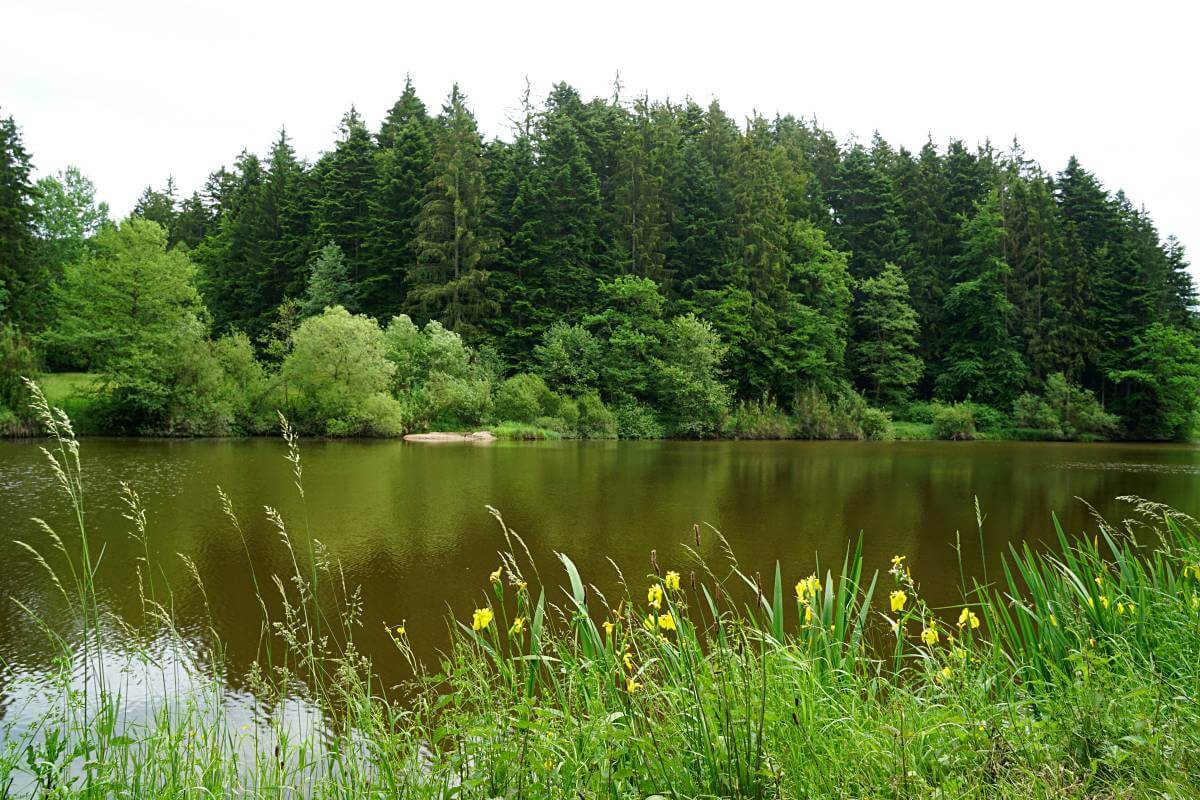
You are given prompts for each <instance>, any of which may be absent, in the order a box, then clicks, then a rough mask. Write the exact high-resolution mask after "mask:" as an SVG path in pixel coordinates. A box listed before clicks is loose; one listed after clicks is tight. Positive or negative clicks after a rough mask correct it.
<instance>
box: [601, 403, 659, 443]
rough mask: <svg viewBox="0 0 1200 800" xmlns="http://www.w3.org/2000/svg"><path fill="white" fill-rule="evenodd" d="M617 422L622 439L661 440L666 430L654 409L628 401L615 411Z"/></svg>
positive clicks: (618, 433)
mask: <svg viewBox="0 0 1200 800" xmlns="http://www.w3.org/2000/svg"><path fill="white" fill-rule="evenodd" d="M613 415H614V416H615V417H616V420H617V436H619V437H620V438H622V439H661V438H663V436H665V435H666V429H665V428H664V427H663V424H662V422H661V421H660V420H659V418H658V415H657V414H656V413H654V409H652V408H650V407H649V406H646V405H643V404H642V403H638V402H635V401H633V400H627V401H625V402H624V403H621V404H620V405H618V406H617V407H616V408H615V409H613Z"/></svg>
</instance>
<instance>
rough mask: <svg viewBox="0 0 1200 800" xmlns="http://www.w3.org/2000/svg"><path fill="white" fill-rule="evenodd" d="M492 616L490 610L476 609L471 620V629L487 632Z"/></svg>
mask: <svg viewBox="0 0 1200 800" xmlns="http://www.w3.org/2000/svg"><path fill="white" fill-rule="evenodd" d="M494 616H495V615H494V614H493V613H492V610H491V609H490V608H477V609H475V616H474V617H473V618H472V619H471V627H472V628H474V629H475V630H477V631H484V630H487V626H488V625H491V624H492V617H494Z"/></svg>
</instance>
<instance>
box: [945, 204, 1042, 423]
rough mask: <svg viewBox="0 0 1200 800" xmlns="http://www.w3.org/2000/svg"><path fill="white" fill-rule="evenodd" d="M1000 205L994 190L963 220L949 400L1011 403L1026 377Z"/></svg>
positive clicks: (950, 308) (948, 310)
mask: <svg viewBox="0 0 1200 800" xmlns="http://www.w3.org/2000/svg"><path fill="white" fill-rule="evenodd" d="M997 205H998V199H997V195H996V193H995V192H993V193H992V194H991V195H989V196H988V198H987V199H986V200H985V201H984V202H983V203H981V204H980V205H979V206H978V208H977V209H976V210H975V213H974V215H972V216H971V217H970V218H969V219H968V220H966V221H965V222H964V223H963V252H962V253H961V254H959V255H958V256H956V257H955V259H954V269H953V275H954V278H955V283H954V286H953V287H952V288H951V289H950V292H949V293H948V294H947V295H946V300H945V304H944V305H945V310H944V313H945V319H946V337H947V346H946V350H945V356H944V359H943V362H942V371H941V373H940V374H939V375H938V377H937V391H938V395H939V396H940V397H942V398H943V399H947V400H962V399H975V400H980V401H982V402H985V403H992V402H995V403H1000V404H1008V403H1011V402H1012V398H1013V397H1015V396H1016V393H1017V390H1018V389H1019V388H1020V385H1021V382H1022V380H1023V379H1024V375H1025V367H1024V364H1023V363H1022V361H1021V355H1020V353H1019V352H1018V351H1017V349H1016V341H1015V339H1014V338H1013V336H1012V335H1011V334H1010V333H1009V325H1010V319H1009V317H1010V314H1011V313H1012V308H1013V306H1012V303H1011V302H1010V301H1009V299H1008V295H1007V286H1008V281H1009V277H1010V274H1011V268H1010V267H1009V266H1008V264H1007V262H1005V260H1004V256H1003V249H1002V244H1003V242H1002V238H1003V233H1004V230H1003V227H1002V225H1001V218H1000V212H999V210H998V208H997Z"/></svg>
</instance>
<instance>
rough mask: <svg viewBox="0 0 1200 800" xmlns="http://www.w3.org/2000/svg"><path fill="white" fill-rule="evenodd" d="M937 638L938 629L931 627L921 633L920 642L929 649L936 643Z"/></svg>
mask: <svg viewBox="0 0 1200 800" xmlns="http://www.w3.org/2000/svg"><path fill="white" fill-rule="evenodd" d="M939 637H940V634H939V633H938V629H937V628H936V627H934V626H932V625H931V626H929V627H928V628H926V629H925V630H923V631H921V641H922V642H924V643H925V644H927V645H929V646H930V647H933V646H934V645H935V644H937V643H938V638H939Z"/></svg>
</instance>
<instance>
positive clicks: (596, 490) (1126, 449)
mask: <svg viewBox="0 0 1200 800" xmlns="http://www.w3.org/2000/svg"><path fill="white" fill-rule="evenodd" d="M302 449H303V457H304V464H305V472H304V476H305V485H306V495H307V502H306V503H302V502H301V500H300V498H299V497H298V495H297V492H296V491H295V489H294V487H293V486H292V480H293V478H292V474H291V471H290V467H289V465H288V464H287V463H286V462H285V461H284V459H283V456H284V447H283V445H282V444H281V443H280V442H277V441H273V440H252V441H221V440H213V441H188V442H180V441H150V442H146V441H141V442H138V441H126V440H103V439H98V440H88V441H85V442H84V443H83V450H82V454H83V462H84V471H85V475H86V480H87V495H88V496H87V504H88V509H89V512H88V525H89V530H90V532H91V536H92V540H93V542H95V543H102V544H103V547H104V557H103V563H102V566H101V570H100V576H99V580H100V587H99V588H100V591H101V595H102V601H103V603H104V606H105V608H106V610H107V613H108V614H109V615H111V619H112V620H113V625H112V627H113V629H114V630H125V629H128V630H130V631H133V632H136V635H137V636H139V637H141V641H143V642H160V641H167V639H163V638H162V637H163V636H164V633H163V631H162V630H159V629H158V627H157V626H156V625H155V624H154V623H151V622H148V621H147V620H146V619H145V618H144V606H143V604H142V601H141V597H140V596H139V593H138V591H137V586H136V581H135V579H134V577H133V576H134V569H135V565H136V563H137V558H138V556H139V555H140V553H141V548H142V546H141V544H140V543H137V542H135V541H134V540H133V539H132V538H131V536H130V523H129V522H128V521H127V520H125V519H124V518H123V517H122V511H123V505H122V502H121V500H120V498H119V494H118V482H119V481H120V480H126V481H129V482H130V483H131V484H132V485H133V486H134V487H135V488H136V489H137V491H138V492H139V493H140V495H141V497H142V500H143V503H144V504H145V506H146V509H147V515H148V522H149V541H150V550H151V560H152V562H153V564H154V568H155V576H156V578H155V580H156V581H157V582H158V583H157V585H158V586H160V587H161V591H164V592H165V591H166V589H167V587H169V588H170V595H169V597H170V607H171V611H172V618H173V624H174V626H175V628H176V630H177V631H178V633H179V636H180V639H179V641H182V642H191V643H192V644H191V645H189V648H188V649H186V650H185V651H183V652H178V648H176V647H172V648H168V649H167V650H163V651H162V652H157V651H155V652H156V653H157V654H156V657H155V659H154V662H153V663H152V664H136V665H133V666H135V667H136V669H134V668H132V667H131V666H130V664H129V663H125V662H122V661H121V657H120V656H119V651H118V655H114V654H111V653H110V654H109V656H108V658H117V661H116V662H114V663H113V664H109V663H108V662H107V661H106V663H105V670H106V672H107V671H108V670H110V669H112V670H116V672H115V673H114V680H116V679H117V677H118V676H119V677H120V679H121V680H122V681H124V682H123V683H121V684H120V685H121V686H122V687H123V690H124V691H127V692H128V693H129V694H128V695H127V696H129V697H134V696H139V697H143V698H144V702H143V704H142V707H143V708H146V709H150V708H153V707H155V705H156V704H157V703H159V701H160V700H161V699H162V697H163V696H174V692H175V688H177V686H176V684H175V683H173V682H174V681H176V680H177V679H179V680H182V678H180V677H179V676H180V675H186V674H192V670H194V669H199V670H203V668H204V663H203V661H201V662H200V663H194V662H195V660H196V653H198V652H205V651H206V646H207V644H206V643H207V642H208V641H210V639H211V635H210V632H213V631H215V633H216V634H217V635H218V636H219V637H220V639H221V640H222V641H223V642H224V644H225V645H226V648H227V650H226V655H225V663H224V669H223V675H222V676H221V677H222V679H223V684H224V686H225V692H224V694H223V696H222V701H221V702H222V703H226V702H230V703H232V706H231V707H232V708H235V709H236V708H242V707H244V708H245V709H246V711H245V715H246V717H245V719H246V722H239V721H237V720H241V719H242V717H241V716H239V714H241V713H242V712H237V713H233V714H232V717H231V718H234V719H235V723H236V724H238V725H240V724H253V722H254V720H253V714H254V712H253V711H252V709H253V703H252V699H251V698H252V693H251V692H250V689H249V687H248V684H247V683H246V681H245V676H246V674H247V673H248V672H249V671H250V670H251V668H252V665H253V663H254V662H255V660H256V659H258V658H260V657H261V652H262V650H261V645H262V638H263V623H262V621H261V613H260V611H259V604H258V600H257V598H256V595H255V591H254V583H253V580H252V577H257V579H258V581H259V583H260V584H262V585H269V580H270V576H271V575H273V574H278V575H286V574H288V573H290V557H289V555H288V552H287V550H286V548H285V547H283V545H282V544H281V541H280V535H279V532H278V530H277V529H276V528H275V526H274V525H272V524H271V523H270V522H269V521H268V520H267V518H266V515H265V514H264V510H263V507H264V505H270V506H273V507H276V508H278V510H279V511H280V513H281V514H282V516H283V518H284V520H285V521H286V522H287V525H288V526H289V529H290V530H291V531H292V532H293V533H294V534H295V535H297V537H299V538H301V539H305V538H306V533H307V532H311V534H312V535H313V536H314V537H315V538H317V539H319V540H320V541H321V542H322V543H323V544H324V545H326V546H327V547H328V548H329V551H330V553H331V555H332V556H333V557H334V558H336V559H337V560H338V561H339V562H340V563H341V565H342V567H343V568H344V570H345V574H346V578H347V582H348V583H349V584H350V585H351V586H352V587H353V586H361V587H362V591H363V603H364V608H365V619H364V622H363V627H362V629H361V630H360V631H359V632H357V633H356V636H355V638H356V640H357V642H358V645H359V647H360V648H362V649H363V651H364V652H365V653H366V654H368V655H369V656H370V657H371V658H372V659H373V662H374V664H375V666H376V668H377V669H378V671H379V672H380V674H381V677H382V679H383V682H384V683H385V684H386V685H389V686H390V685H393V684H395V683H398V682H399V681H401V680H402V679H403V678H404V677H405V675H406V672H405V668H404V664H403V660H402V659H401V658H400V657H399V656H398V655H397V654H396V652H395V649H394V647H393V646H392V644H391V641H390V639H389V638H388V636H387V634H386V631H385V626H386V625H394V624H397V623H399V622H400V620H402V619H403V620H407V630H408V633H409V636H410V637H411V640H412V642H413V645H414V648H415V649H416V651H417V652H418V654H420V655H423V656H426V657H429V656H432V655H433V654H435V653H436V651H437V649H438V648H439V647H441V646H443V645H444V644H445V641H446V635H445V616H446V614H447V611H448V610H449V611H450V612H452V613H454V614H455V615H457V616H458V617H459V618H460V619H461V618H465V617H468V616H469V610H470V609H471V608H473V607H474V606H475V604H476V601H477V600H478V599H479V598H480V597H481V596H482V594H483V592H484V591H485V587H486V584H487V575H488V573H489V572H491V571H492V570H493V569H495V567H496V565H497V564H498V563H499V562H498V557H497V555H496V552H497V550H498V549H500V548H501V547H502V546H503V540H502V539H501V537H500V536H499V529H498V527H497V525H496V523H495V521H494V520H493V519H492V518H491V517H490V516H489V515H488V513H487V512H486V510H485V506H487V505H492V506H495V507H496V508H498V509H500V510H501V511H502V512H503V513H504V516H505V519H506V520H507V522H508V523H509V525H510V526H511V527H512V528H513V529H515V530H516V531H517V532H518V533H519V534H520V535H521V536H522V537H523V538H524V540H525V541H526V542H527V543H528V545H529V548H530V551H531V552H532V554H533V556H534V558H535V559H536V560H537V561H538V563H539V565H540V566H541V569H542V574H543V576H544V577H545V578H547V579H548V580H558V578H559V576H560V571H559V569H558V566H557V562H556V560H555V559H554V558H553V553H554V552H556V551H561V552H565V553H567V554H569V555H570V556H571V558H572V559H573V560H574V561H575V563H576V564H578V565H580V567H581V569H582V570H583V571H584V573H585V578H586V579H587V580H589V581H591V582H593V583H594V584H595V585H596V586H597V587H598V588H599V589H600V590H601V591H603V592H605V593H606V594H607V595H609V596H610V597H611V596H612V595H613V593H614V592H616V591H617V589H618V587H617V576H616V572H615V570H613V568H612V567H611V566H610V565H609V563H608V562H607V560H606V559H607V558H608V557H611V558H612V559H613V560H614V561H615V562H616V564H618V565H619V566H620V568H621V569H622V570H624V572H625V575H626V576H628V577H629V579H630V580H631V581H633V580H636V581H637V582H638V583H639V584H640V581H641V576H642V575H643V574H644V573H645V572H646V571H647V570H648V568H649V565H648V553H649V551H650V550H651V549H652V548H654V549H657V552H658V559H659V562H660V563H662V564H663V565H664V567H665V568H670V567H673V566H679V565H683V564H685V560H686V554H685V551H684V548H683V546H682V545H683V544H684V543H691V542H692V527H693V525H694V524H696V523H709V524H711V525H713V526H715V527H716V528H718V529H720V530H721V531H722V532H723V533H724V534H725V535H726V536H727V537H728V539H729V541H730V543H731V544H732V546H733V548H734V550H735V552H736V554H737V557H738V559H739V562H740V564H741V566H742V567H743V569H745V570H746V571H748V572H753V571H761V572H762V573H763V574H764V575H768V574H771V572H772V571H773V565H774V562H775V561H776V560H780V561H781V562H782V564H783V571H784V575H785V578H790V579H794V577H795V576H799V575H801V574H808V572H809V571H811V569H812V566H813V563H814V561H819V563H820V564H822V565H832V564H834V563H835V562H840V560H841V557H842V554H843V553H844V551H845V549H846V547H847V546H848V545H849V544H850V543H851V542H852V541H853V540H854V538H855V537H857V536H858V534H859V532H860V531H861V532H862V535H863V542H864V554H865V560H866V567H867V569H875V568H879V569H886V567H887V563H888V560H889V559H890V557H891V556H892V555H893V554H894V553H903V554H905V555H907V556H908V559H909V562H908V563H910V564H911V565H912V568H913V572H914V576H915V577H916V578H917V580H918V581H919V582H920V583H921V584H922V594H923V595H924V596H925V597H926V598H927V599H928V600H929V601H930V602H931V603H933V604H935V605H936V604H951V603H954V602H956V601H957V600H958V599H959V593H958V586H959V575H960V572H959V569H960V562H959V555H958V553H956V552H955V550H954V549H953V548H952V547H951V545H952V543H953V542H954V540H955V533H956V531H960V532H961V533H962V537H961V538H962V542H963V552H962V556H963V561H962V568H963V570H964V571H965V573H966V575H967V577H968V578H970V577H971V576H976V575H980V574H981V572H982V569H981V565H982V563H983V560H984V559H985V558H986V559H987V560H988V562H989V564H996V563H998V562H997V560H998V558H999V557H1000V555H1001V553H1002V552H1004V550H1005V549H1006V548H1007V546H1008V544H1009V543H1010V542H1011V543H1017V544H1019V543H1021V542H1022V541H1026V540H1031V541H1033V542H1035V543H1040V542H1045V541H1048V540H1049V539H1051V538H1052V528H1051V527H1050V517H1049V514H1050V511H1051V510H1055V511H1057V512H1059V515H1060V518H1061V519H1062V520H1063V522H1064V527H1066V528H1067V529H1068V530H1079V529H1082V528H1084V527H1086V526H1087V523H1088V520H1089V511H1088V509H1087V507H1086V506H1085V505H1084V504H1083V503H1081V502H1079V501H1076V500H1074V499H1073V498H1081V499H1082V500H1084V501H1086V502H1087V503H1090V504H1092V505H1094V506H1095V507H1096V509H1097V510H1098V511H1099V512H1100V513H1103V514H1105V515H1107V516H1110V517H1116V518H1119V517H1120V516H1121V515H1122V514H1125V513H1127V509H1126V508H1124V507H1122V506H1121V505H1120V504H1119V503H1117V502H1116V500H1115V498H1116V497H1118V496H1120V495H1141V496H1144V497H1150V498H1153V499H1156V500H1160V501H1162V502H1165V503H1168V504H1172V505H1175V506H1177V507H1180V508H1181V509H1183V510H1185V511H1189V512H1191V513H1195V512H1196V511H1197V510H1198V509H1197V508H1196V502H1197V499H1198V498H1200V492H1197V475H1198V473H1200V449H1197V448H1195V447H1185V446H1179V447H1175V446H1142V445H1058V444H1027V443H966V444H963V443H940V442H911V443H907V442H906V443H857V442H856V443H847V442H811V443H803V442H651V443H616V442H601V443H594V442H592V443H588V442H564V443H542V444H536V445H520V444H507V443H497V444H496V445H494V446H492V447H487V448H479V447H454V446H451V447H422V446H414V445H405V444H403V443H399V442H306V443H304V444H303V446H302ZM218 485H219V486H221V487H222V488H223V489H224V490H225V491H226V492H227V493H228V495H229V497H230V499H231V502H232V504H233V507H234V509H235V511H236V513H237V515H238V517H239V520H240V522H241V525H242V529H243V531H244V534H245V545H243V542H242V539H241V538H240V537H239V536H238V534H237V532H236V531H235V529H234V528H233V526H232V525H231V524H230V523H229V521H228V520H227V519H226V518H225V517H224V515H223V514H222V511H221V505H220V502H219V500H218V496H217V492H216V487H217V486H218ZM975 497H978V498H979V502H980V504H981V506H982V509H983V511H984V512H985V514H986V520H985V523H984V531H983V548H982V551H981V549H980V546H979V543H978V542H979V539H978V535H977V532H976V526H975V511H974V498H975ZM33 514H37V515H39V516H42V517H44V518H46V520H47V521H48V522H49V523H50V524H52V525H53V526H55V527H56V529H58V530H59V531H60V532H61V533H62V534H63V535H64V537H66V539H67V542H68V545H70V544H71V541H72V540H71V536H70V532H71V530H72V527H71V522H72V518H71V514H70V510H69V509H68V508H67V507H66V505H65V503H64V501H63V500H62V499H61V498H60V497H59V496H58V495H57V494H56V491H55V485H54V481H53V478H52V477H51V475H50V474H49V472H48V470H46V469H45V467H44V463H43V460H42V456H41V454H40V453H39V452H38V451H37V446H36V444H34V443H14V442H6V443H2V444H0V530H3V531H4V533H5V535H4V536H3V537H2V539H3V541H0V586H2V587H3V590H4V591H3V594H4V595H6V596H11V597H13V598H16V599H18V600H20V601H21V602H22V603H25V604H26V605H28V607H29V608H31V609H32V610H34V611H35V612H36V613H37V614H38V615H39V616H40V617H42V618H44V619H46V620H47V621H48V622H49V623H50V624H51V625H54V626H57V627H59V628H60V629H64V630H69V628H70V619H69V618H68V616H67V615H66V613H65V612H66V610H65V608H64V607H63V605H62V598H61V597H60V596H59V595H57V594H56V592H55V590H54V589H53V588H52V586H51V585H50V583H49V582H48V580H47V579H46V577H45V575H44V574H43V573H41V572H39V570H38V569H37V568H35V567H34V566H33V564H32V563H31V560H30V558H29V557H28V555H27V554H25V553H24V552H22V551H21V550H20V549H19V548H17V547H16V546H15V545H12V544H11V540H13V539H25V540H29V541H31V542H38V541H42V543H43V544H44V541H43V539H44V535H43V534H41V533H40V532H39V531H38V530H37V529H36V527H35V526H34V525H33V524H32V523H31V522H29V517H30V516H31V515H33ZM246 548H248V549H249V551H250V558H249V560H248V559H247V556H246V552H245V550H246ZM699 550H700V552H701V554H702V555H703V556H704V557H705V558H707V559H709V560H710V561H712V562H719V561H721V559H722V558H723V554H722V548H721V546H720V543H719V542H718V540H717V538H716V537H715V536H713V535H707V534H706V535H705V536H704V537H703V538H702V541H701V546H700V548H699ZM179 554H185V555H186V556H187V557H188V558H190V559H191V560H192V561H193V562H194V564H195V567H196V572H197V574H198V576H199V578H200V585H198V584H197V582H196V581H195V580H194V579H193V577H192V575H191V574H190V571H189V569H188V567H187V566H186V565H185V563H184V561H183V560H182V559H181V558H180V556H179ZM201 586H203V591H202V590H201ZM560 597H561V595H558V594H556V593H554V592H551V593H550V595H549V596H548V599H550V600H558V599H559V598H560ZM151 650H152V651H153V648H151ZM54 657H55V652H54V650H53V649H52V648H51V647H50V645H49V643H48V641H47V639H46V636H45V635H44V633H43V632H41V631H39V630H38V629H37V628H36V626H34V625H33V624H31V622H30V620H29V618H28V616H27V615H26V614H25V612H23V611H22V610H21V609H20V608H19V607H18V606H17V605H16V604H15V603H12V602H5V603H0V660H2V662H0V663H3V664H4V676H3V677H2V678H0V682H2V685H0V697H2V698H3V699H2V700H0V702H2V703H3V707H4V709H5V710H4V713H5V714H6V716H7V717H8V718H10V719H12V718H13V716H14V715H16V714H17V712H16V710H15V709H18V708H36V702H35V698H36V697H37V694H36V692H35V693H34V694H29V692H30V691H32V690H30V689H29V688H28V687H30V686H33V685H35V684H36V683H37V681H38V679H39V676H41V677H44V676H45V675H49V674H53V672H54V669H53V667H54V664H53V659H54ZM185 657H186V658H185ZM188 659H191V660H188ZM156 665H157V666H156ZM151 667H154V669H158V670H159V671H160V672H161V674H159V673H155V672H154V669H151ZM185 667H186V668H185ZM118 668H119V669H118ZM152 673H153V674H152ZM164 676H167V677H164ZM168 678H169V679H168ZM160 690H161V691H160ZM155 692H159V694H155ZM21 713H24V712H21ZM272 713H275V712H272ZM303 716H304V715H302V714H301V715H298V718H303Z"/></svg>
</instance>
